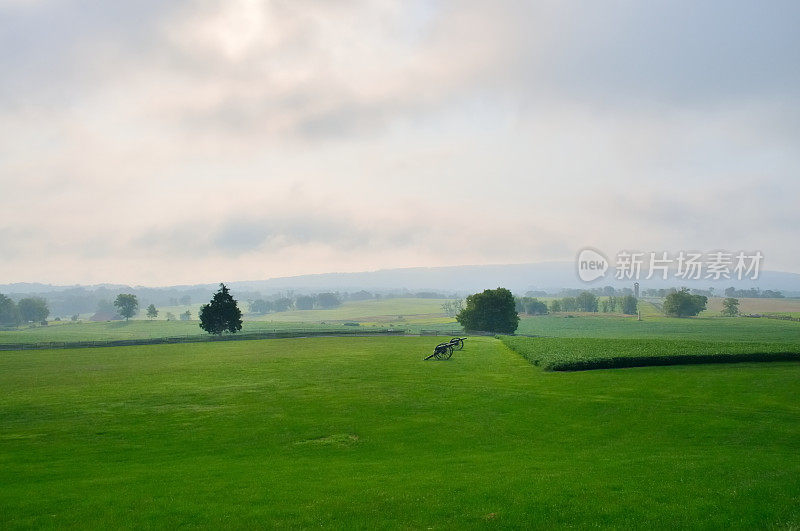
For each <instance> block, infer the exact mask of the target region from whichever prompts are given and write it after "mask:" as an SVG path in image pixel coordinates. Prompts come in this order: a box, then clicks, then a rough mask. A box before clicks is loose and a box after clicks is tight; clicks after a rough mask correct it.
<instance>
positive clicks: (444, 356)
mask: <svg viewBox="0 0 800 531" xmlns="http://www.w3.org/2000/svg"><path fill="white" fill-rule="evenodd" d="M452 355H453V345H446V346H445V348H444V350H442V352H441V354H439V359H440V360H449V359H450V356H452Z"/></svg>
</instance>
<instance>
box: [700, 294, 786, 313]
mask: <svg viewBox="0 0 800 531" xmlns="http://www.w3.org/2000/svg"><path fill="white" fill-rule="evenodd" d="M723 300H724V298H721V297H712V298H710V299H708V309H707V310H706V311H705V312H703V314H704V315H719V314H720V313H721V312H722V301H723ZM739 312H740V313H745V314H767V315H790V316H792V317H800V299H786V298H784V299H747V298H740V299H739Z"/></svg>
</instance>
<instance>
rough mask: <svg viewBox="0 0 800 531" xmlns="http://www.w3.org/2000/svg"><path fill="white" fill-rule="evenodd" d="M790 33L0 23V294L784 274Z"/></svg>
mask: <svg viewBox="0 0 800 531" xmlns="http://www.w3.org/2000/svg"><path fill="white" fill-rule="evenodd" d="M799 9H800V8H798V7H797V6H796V5H795V3H791V2H778V3H774V4H772V5H771V7H770V8H769V9H765V8H763V6H754V5H753V4H751V3H747V2H725V3H722V2H709V3H702V4H698V3H694V2H691V3H690V2H677V3H676V2H650V3H644V4H631V3H629V2H607V3H603V4H583V5H580V6H576V5H575V4H564V3H561V2H554V1H541V2H516V1H508V2H500V3H492V4H488V3H485V2H473V1H466V2H463V1H461V2H449V1H442V2H426V1H410V2H408V1H402V2H401V1H391V0H380V1H377V2H363V1H355V0H353V1H346V0H341V1H336V2H327V3H319V2H306V1H270V2H267V1H255V0H232V1H221V0H220V1H214V0H204V1H201V2H171V3H169V4H165V3H163V2H155V1H146V2H136V3H129V4H125V5H122V4H118V3H108V2H93V3H91V4H89V5H87V4H85V3H80V4H79V3H76V2H74V1H73V0H60V1H46V0H42V1H39V2H11V3H9V2H5V3H0V68H2V69H3V71H4V72H6V73H7V74H8V75H4V76H3V77H2V78H0V187H2V190H3V193H4V196H5V197H7V198H12V200H8V201H6V204H5V205H4V218H3V219H2V220H0V238H1V239H2V242H3V244H4V248H5V249H9V250H11V251H9V252H8V253H7V256H4V258H7V257H8V256H10V258H7V259H5V260H4V261H3V262H0V275H2V276H4V278H9V279H12V280H45V281H59V279H65V280H68V281H84V280H85V281H124V282H139V283H152V282H173V281H175V282H184V281H189V279H188V278H185V277H187V276H192V277H193V280H197V281H206V280H214V278H212V277H214V275H216V274H217V273H216V272H217V271H219V270H220V268H224V270H225V271H231V272H232V273H231V274H234V273H235V276H240V277H242V278H244V277H248V276H249V277H250V278H263V277H265V276H276V275H286V274H291V273H294V272H305V273H311V272H323V271H327V270H330V269H332V268H336V269H339V270H360V269H368V268H378V267H393V266H398V265H421V266H424V265H451V264H458V263H500V262H526V261H536V260H543V259H567V260H569V259H572V257H573V256H574V252H575V250H576V249H578V248H580V247H583V246H586V245H593V246H597V247H600V248H624V247H631V246H639V247H668V248H682V247H706V246H709V245H713V246H714V247H721V246H726V245H731V246H733V245H737V246H746V247H747V248H751V247H758V248H762V249H764V251H765V253H766V252H768V253H770V256H772V257H774V260H771V263H773V264H775V267H778V266H782V267H784V268H786V269H790V270H796V269H797V263H798V260H799V259H800V255H798V254H797V253H798V251H797V250H796V246H792V245H790V244H788V243H787V242H793V241H794V240H796V239H797V238H798V237H800V233H798V230H800V229H798V228H797V226H798V225H797V224H796V223H794V222H793V220H794V219H795V218H796V214H795V213H794V207H793V205H791V204H790V203H791V199H792V198H794V197H797V193H798V189H797V185H796V178H795V177H796V175H797V172H798V171H800V155H798V152H797V150H796V146H797V145H798V142H799V141H800V129H799V128H798V125H797V124H798V123H800V119H798V118H800V102H798V91H797V87H798V86H800V84H798V81H800V80H799V79H798V76H800V71H799V70H798V68H797V65H798V64H800V57H798V54H800V46H798V44H800V43H798V42H797V41H798V40H800V37H798V36H797V32H796V31H795V30H794V25H795V24H794V22H795V21H796V20H797V18H798V16H797V15H798V10H799ZM759 183H766V184H759ZM743 198H746V199H743ZM743 203H745V204H746V208H742V207H741V205H742V204H743ZM731 220H733V222H732V221H731ZM731 223H734V225H733V226H735V227H736V230H731V229H730V227H731V226H732V225H731ZM20 227H25V229H24V231H23V230H22V229H20ZM12 251H13V252H12ZM106 275H108V276H106ZM90 277H91V278H90Z"/></svg>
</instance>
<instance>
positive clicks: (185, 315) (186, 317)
mask: <svg viewBox="0 0 800 531" xmlns="http://www.w3.org/2000/svg"><path fill="white" fill-rule="evenodd" d="M191 318H192V312H191V311H189V310H188V309H187V310H186V311H185V312H183V313H182V314H181V321H188V320H190V319H191Z"/></svg>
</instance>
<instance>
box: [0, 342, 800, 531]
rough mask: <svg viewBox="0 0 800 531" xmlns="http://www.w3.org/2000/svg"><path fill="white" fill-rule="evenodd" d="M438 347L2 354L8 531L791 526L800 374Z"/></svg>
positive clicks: (499, 347)
mask: <svg viewBox="0 0 800 531" xmlns="http://www.w3.org/2000/svg"><path fill="white" fill-rule="evenodd" d="M437 341H438V339H437V338H429V337H428V338H425V337H423V338H410V337H409V338H406V337H394V338H391V337H389V338H314V339H288V340H266V341H241V342H231V343H199V344H185V345H160V346H141V347H119V348H102V349H101V348H97V349H79V350H50V351H25V352H4V353H2V356H0V389H2V393H0V527H2V528H18V527H53V528H55V527H59V528H60V527H67V526H70V527H83V528H120V527H122V528H134V527H135V528H141V527H158V528H173V527H176V526H187V527H191V526H207V527H223V526H224V527H237V528H253V527H256V526H258V527H263V526H269V527H273V526H279V527H312V526H314V527H317V526H320V525H321V526H325V527H334V528H347V529H352V528H373V527H412V528H454V527H458V528H460V527H495V526H535V527H549V526H580V527H590V526H613V527H638V528H653V527H657V528H673V527H681V526H697V527H716V528H728V527H734V528H754V527H755V528H769V527H777V528H797V527H798V525H800V509H799V508H798V507H800V403H799V402H798V397H800V363H796V362H783V363H755V364H737V365H697V366H676V367H646V368H636V369H616V370H598V371H588V372H578V373H557V372H545V371H543V370H542V369H541V368H539V367H535V366H533V365H532V364H531V363H529V362H528V361H526V360H525V359H523V358H522V357H521V356H519V355H518V354H516V353H514V352H512V351H511V350H509V349H508V348H507V347H506V346H504V345H503V343H502V342H500V341H498V340H495V339H493V338H470V339H469V340H468V341H467V345H466V348H465V350H463V351H461V352H456V353H455V354H454V356H453V358H452V359H451V360H449V361H442V362H436V361H429V362H423V361H422V357H423V356H424V355H426V354H427V353H428V351H429V350H430V349H431V348H432V346H433V345H434V344H435V343H436V342H437Z"/></svg>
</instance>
